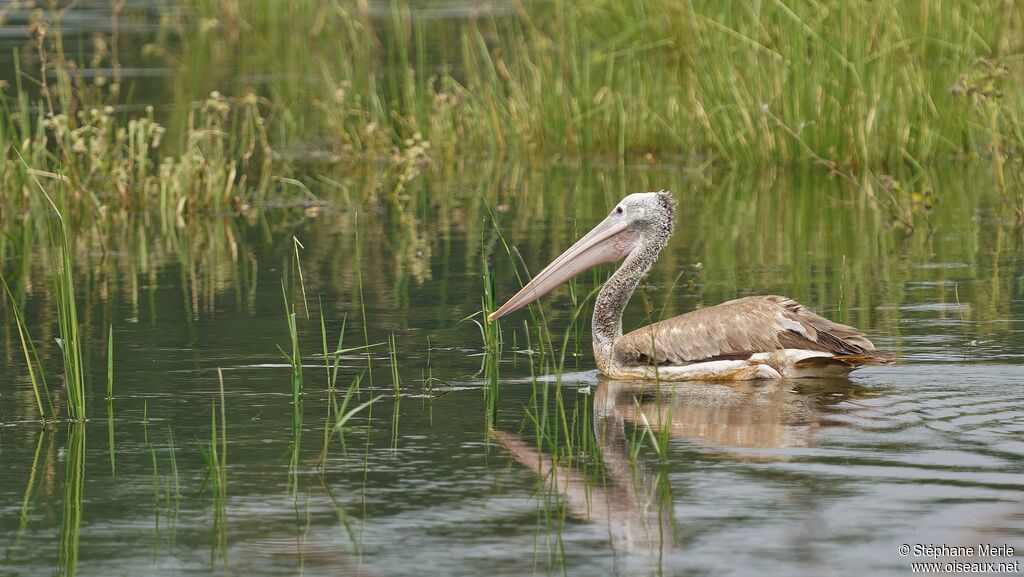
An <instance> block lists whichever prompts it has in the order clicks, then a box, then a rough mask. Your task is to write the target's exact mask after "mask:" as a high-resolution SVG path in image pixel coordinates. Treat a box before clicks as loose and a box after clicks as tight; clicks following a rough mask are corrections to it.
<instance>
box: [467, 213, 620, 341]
mask: <svg viewBox="0 0 1024 577" xmlns="http://www.w3.org/2000/svg"><path fill="white" fill-rule="evenodd" d="M639 240H640V235H639V234H637V233H636V232H634V231H633V230H632V229H630V228H629V225H628V223H626V222H623V221H622V220H618V219H616V220H612V217H609V218H606V219H604V220H603V221H601V223H600V224H598V225H597V226H595V227H594V229H593V230H591V231H590V232H588V233H587V234H586V236H584V237H583V238H581V239H579V240H578V241H576V244H574V245H572V246H571V247H569V250H567V251H565V252H563V253H562V254H561V255H559V256H558V258H556V259H555V260H554V261H552V262H551V264H549V265H548V266H546V267H545V268H544V270H542V271H540V272H539V273H537V276H535V277H533V280H531V281H530V282H528V283H527V284H526V286H524V287H523V289H522V290H520V291H519V292H517V293H516V295H515V296H514V297H512V298H510V299H508V302H506V303H505V304H503V305H501V307H500V308H498V310H496V311H494V312H493V313H491V314H490V315H489V316H488V317H487V320H488V321H493V320H495V319H500V318H501V317H503V316H505V315H507V314H509V313H512V312H515V311H517V310H519V309H521V308H523V307H525V306H526V305H528V304H530V303H532V302H533V301H535V300H537V299H539V298H540V297H542V296H544V295H546V294H548V293H549V292H551V291H552V290H554V289H555V288H556V287H558V286H560V285H561V284H563V283H565V282H566V281H568V280H569V279H571V278H572V277H574V276H576V275H578V274H580V273H581V272H583V271H585V270H588V269H590V268H592V267H594V266H597V265H599V264H604V263H607V262H616V261H620V260H622V259H624V258H626V255H628V254H629V253H630V252H631V251H632V250H633V248H634V247H636V244H637V242H638V241H639Z"/></svg>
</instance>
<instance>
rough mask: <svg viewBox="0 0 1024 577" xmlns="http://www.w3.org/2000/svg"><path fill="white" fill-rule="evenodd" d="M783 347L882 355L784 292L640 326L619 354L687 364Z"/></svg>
mask: <svg viewBox="0 0 1024 577" xmlns="http://www.w3.org/2000/svg"><path fill="white" fill-rule="evenodd" d="M779 349H803V350H810V351H821V352H826V353H832V354H834V355H837V356H856V357H862V356H863V357H867V358H871V357H873V356H875V355H876V352H875V346H874V345H873V344H871V341H869V340H868V339H867V338H866V337H865V336H864V335H863V334H862V333H861V332H860V331H858V330H857V329H855V328H853V327H850V326H846V325H841V324H839V323H834V322H832V321H830V320H828V319H826V318H824V317H820V316H818V315H816V314H814V313H813V312H811V311H810V310H809V309H807V307H805V306H803V305H801V304H800V303H798V302H796V301H794V300H793V299H790V298H786V297H780V296H757V297H746V298H741V299H736V300H732V301H728V302H725V303H722V304H720V305H717V306H713V307H708V308H703V309H698V310H695V311H693V312H690V313H686V314H683V315H679V316H677V317H673V318H670V319H667V320H664V321H661V322H658V323H654V324H652V325H648V326H645V327H642V328H639V329H637V330H635V331H633V332H631V333H629V334H627V335H624V336H623V337H622V338H621V339H619V341H618V342H617V343H615V350H614V354H615V356H616V358H617V359H618V360H619V361H620V362H622V363H623V364H626V365H646V364H658V365H685V364H689V363H695V362H703V361H711V360H723V359H745V358H748V357H749V356H750V355H752V354H756V353H764V352H771V351H776V350H779ZM887 356H888V355H881V356H879V360H882V357H887Z"/></svg>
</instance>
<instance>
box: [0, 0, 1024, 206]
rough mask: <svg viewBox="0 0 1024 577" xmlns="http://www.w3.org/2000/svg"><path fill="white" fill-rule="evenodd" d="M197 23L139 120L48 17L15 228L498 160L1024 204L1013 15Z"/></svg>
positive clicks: (789, 12) (553, 15) (179, 43)
mask: <svg viewBox="0 0 1024 577" xmlns="http://www.w3.org/2000/svg"><path fill="white" fill-rule="evenodd" d="M185 4H186V7H187V10H183V11H173V12H171V11H169V12H168V13H167V14H166V15H165V17H164V18H162V19H161V23H160V27H161V28H160V29H161V32H160V33H159V34H157V35H156V37H155V39H154V42H153V43H151V44H146V45H145V46H143V50H142V52H143V53H145V54H149V55H151V57H149V60H147V61H146V64H148V65H150V66H165V67H167V68H169V69H171V70H172V71H173V75H172V77H171V79H170V80H169V81H167V82H166V84H167V87H168V91H167V93H168V94H169V100H170V102H169V103H168V105H165V106H163V107H161V108H160V109H158V110H157V111H156V112H155V113H154V111H153V109H146V110H145V111H143V112H140V111H139V110H140V105H136V106H134V107H131V106H128V105H129V104H138V103H133V102H131V98H132V97H131V94H132V91H131V90H129V89H128V88H127V84H126V81H125V82H121V81H119V80H118V78H116V77H115V78H108V77H105V76H103V75H98V76H88V75H81V74H78V73H77V70H78V69H79V68H82V67H83V64H81V62H82V61H83V60H84V61H88V62H89V64H90V66H93V67H98V68H100V69H112V70H115V71H116V70H118V69H119V66H120V64H119V62H118V61H117V52H116V51H112V50H111V49H110V48H109V47H108V46H107V44H106V43H104V42H99V41H95V40H94V41H93V44H94V45H93V46H91V47H90V46H85V47H83V46H82V45H81V44H82V42H81V40H79V41H78V46H77V47H76V48H75V53H74V54H73V55H70V56H69V55H68V54H67V51H68V48H67V47H66V46H65V44H66V43H65V42H64V41H63V40H62V36H61V19H62V14H61V13H60V12H52V11H49V12H48V11H38V12H37V13H36V15H35V16H34V18H35V20H34V22H35V24H33V25H32V26H30V27H29V29H28V32H29V33H30V35H31V36H32V40H31V41H30V42H29V44H28V45H27V46H26V49H25V51H24V52H23V53H22V54H21V55H20V57H19V61H20V62H22V66H23V69H22V70H19V71H18V73H17V78H18V81H17V82H16V83H15V84H16V85H14V86H8V87H7V96H6V97H4V100H3V101H2V102H0V151H2V153H3V163H2V164H0V183H2V185H3V186H2V187H0V190H2V192H0V196H2V197H3V200H4V201H5V204H6V205H7V206H8V207H10V209H11V210H16V209H17V208H18V207H22V208H24V207H26V206H27V205H26V203H27V202H28V201H27V200H25V199H29V198H31V197H33V195H32V194H31V193H30V191H29V188H30V183H29V179H28V176H30V175H35V176H39V177H43V179H44V180H48V181H61V182H63V183H65V184H66V185H70V186H69V188H70V189H71V190H70V192H71V198H72V200H74V199H76V198H81V199H82V200H85V201H86V202H87V203H88V205H91V206H92V207H94V208H100V207H104V206H106V207H110V206H113V207H126V208H132V209H135V208H146V207H153V206H158V207H160V208H162V209H163V210H165V211H172V212H175V213H177V214H182V213H184V212H188V211H190V210H192V211H195V210H204V209H214V210H223V209H230V208H235V209H237V208H238V207H239V206H240V205H243V204H246V203H251V202H256V201H259V200H261V199H263V198H265V196H266V194H267V193H268V190H270V189H271V188H273V187H275V186H277V187H278V188H280V189H288V190H302V189H303V187H304V186H306V184H305V183H304V182H301V181H293V180H290V179H289V176H290V175H292V173H293V165H294V161H296V160H302V161H305V160H308V159H310V158H314V159H320V160H327V161H329V162H333V163H340V164H342V165H352V164H355V163H365V162H371V163H376V164H378V165H380V166H383V167H385V171H383V172H382V174H381V175H379V182H378V183H377V185H376V186H375V187H373V188H374V190H373V191H372V192H371V194H374V195H381V194H387V193H394V194H400V193H401V192H402V191H403V190H404V188H405V187H406V184H407V183H408V182H409V181H411V180H412V179H415V178H416V177H417V176H418V175H419V174H421V173H422V172H423V171H424V170H428V169H429V168H430V167H431V166H434V167H437V166H439V165H444V164H450V163H451V162H452V161H454V160H455V159H458V158H463V159H464V158H480V157H483V156H487V157H495V156H514V157H517V158H519V159H521V160H540V161H545V162H547V161H550V160H551V159H562V160H566V159H575V158H588V159H592V158H602V159H608V160H611V159H617V160H619V161H621V162H635V161H643V162H648V163H684V164H692V165H705V164H713V165H718V166H723V167H737V168H743V167H745V168H758V169H760V168H762V167H764V166H765V165H771V166H777V167H778V166H789V165H793V164H814V165H822V166H824V167H825V168H826V169H827V170H832V171H841V172H843V173H844V174H846V175H847V176H849V177H851V178H850V179H851V180H856V181H859V182H860V183H861V186H863V183H865V182H866V183H868V187H869V189H870V188H871V186H872V185H877V184H878V181H877V180H875V179H873V178H870V177H869V178H866V179H865V178H864V175H873V174H881V173H883V172H891V171H897V170H903V169H907V168H909V169H911V170H918V171H920V169H921V167H922V166H927V165H928V164H932V163H937V162H948V161H950V160H954V159H955V160H965V161H966V160H977V161H981V162H985V163H988V164H990V165H991V166H992V167H993V169H994V170H995V172H996V174H997V177H998V178H997V181H998V183H999V186H1000V187H1001V188H1002V189H1003V192H1004V195H1006V196H1008V197H1012V196H1015V195H1016V194H1017V192H1016V191H1017V190H1018V189H1019V188H1020V186H1019V174H1018V173H1019V164H1020V160H1021V159H1022V151H1024V120H1022V119H1024V86H1022V84H1024V80H1022V78H1024V74H1022V72H1024V62H1022V58H1021V56H1022V52H1021V49H1022V35H1021V34H1020V33H1019V32H1018V30H1019V29H1020V28H1021V26H1022V18H1024V11H1022V9H1021V7H1020V5H1018V4H1017V3H1013V2H1007V1H1003V0H988V1H983V2H979V3H971V4H964V3H950V2H946V3H935V2H910V1H906V0H883V1H880V2H867V1H855V2H839V1H826V2H819V3H783V2H777V1H776V2H764V3H762V2H753V1H741V2H735V3H727V4H724V5H719V4H717V3H707V4H705V3H699V2H683V3H679V2H669V1H667V0H644V1H638V2H629V3H621V2H616V1H611V0H584V1H582V2H569V1H567V0H554V1H551V2H527V3H524V4H520V5H515V6H512V7H509V6H505V5H502V6H501V7H494V8H488V7H486V6H484V7H477V6H469V5H467V6H466V7H461V8H459V10H461V12H459V11H457V12H456V13H455V14H454V15H453V14H449V13H445V14H443V16H445V17H443V18H442V17H440V16H439V15H438V13H437V9H435V8H431V7H429V6H428V7H416V8H413V7H410V6H409V5H407V4H406V3H404V2H393V3H389V4H376V3H375V4H372V5H371V4H367V3H363V2H356V3H350V2H329V3H307V2H299V1H296V0H279V1H277V2H271V3H269V5H268V4H263V3H260V4H255V3H254V4H253V5H247V4H246V5H242V4H239V3H238V2H207V1H203V0H189V1H187V2H185ZM790 4H792V5H790ZM67 44H71V43H70V42H68V43H67ZM130 48H133V47H131V46H122V48H121V53H122V54H127V53H129V52H130V50H129V49H130ZM134 48H136V49H137V48H138V47H134ZM869 193H872V191H871V190H869Z"/></svg>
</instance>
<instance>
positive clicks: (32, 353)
mask: <svg viewBox="0 0 1024 577" xmlns="http://www.w3.org/2000/svg"><path fill="white" fill-rule="evenodd" d="M0 283H3V285H4V291H5V292H6V293H7V297H8V299H9V302H10V303H11V311H12V312H13V313H14V326H15V327H16V328H17V330H18V342H19V344H20V345H21V352H22V355H23V357H24V359H25V369H26V370H27V371H28V377H29V382H30V383H31V384H32V394H33V395H34V396H35V401H36V403H35V404H36V410H37V411H39V420H41V421H46V420H47V417H46V410H45V409H47V408H48V409H49V411H50V417H49V418H50V419H55V418H56V413H55V412H54V410H53V401H52V400H51V399H50V390H49V388H48V387H47V386H46V375H45V374H44V372H43V365H42V363H41V362H40V361H39V353H38V352H37V351H36V346H35V343H34V342H33V341H32V335H31V333H29V329H28V323H26V322H25V315H24V314H23V313H22V312H21V306H20V305H19V304H18V299H16V298H15V296H14V293H12V292H11V287H10V286H9V285H8V284H7V279H6V278H4V276H3V275H2V274H0ZM44 400H45V401H46V407H45V408H44V407H43V401H44Z"/></svg>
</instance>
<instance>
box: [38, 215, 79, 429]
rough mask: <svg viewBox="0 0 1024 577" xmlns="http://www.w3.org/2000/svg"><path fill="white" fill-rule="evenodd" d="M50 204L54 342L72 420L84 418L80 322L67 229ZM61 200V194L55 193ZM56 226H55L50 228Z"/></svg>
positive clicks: (69, 238)
mask: <svg viewBox="0 0 1024 577" xmlns="http://www.w3.org/2000/svg"><path fill="white" fill-rule="evenodd" d="M47 199H48V200H49V201H50V204H51V205H52V207H53V210H54V211H55V212H56V213H57V222H56V224H55V225H54V226H53V227H51V229H50V245H51V250H52V252H53V253H55V254H57V255H59V256H58V257H56V258H54V259H53V260H52V261H51V263H50V265H51V267H52V276H53V284H54V298H55V299H56V301H57V320H58V325H59V328H60V340H59V341H58V342H57V344H58V346H59V348H60V352H61V357H62V358H63V360H64V385H65V387H66V389H67V409H68V416H69V418H71V419H72V420H74V421H78V422H83V421H85V418H86V414H85V363H84V362H83V360H82V341H81V334H80V330H81V326H80V325H79V322H78V304H77V302H76V300H75V280H74V270H73V260H72V254H73V253H72V250H71V243H72V239H71V232H70V231H69V230H68V224H67V222H66V221H65V220H64V215H63V213H62V212H61V207H60V206H58V205H57V204H54V202H53V201H52V200H50V199H49V196H47ZM58 200H59V201H61V203H62V204H63V197H62V196H58ZM54 228H56V230H53V229H54Z"/></svg>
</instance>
